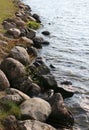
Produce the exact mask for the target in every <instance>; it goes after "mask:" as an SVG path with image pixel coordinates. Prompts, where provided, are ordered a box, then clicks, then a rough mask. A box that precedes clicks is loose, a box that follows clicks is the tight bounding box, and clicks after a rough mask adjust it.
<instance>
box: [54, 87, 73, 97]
mask: <svg viewBox="0 0 89 130" xmlns="http://www.w3.org/2000/svg"><path fill="white" fill-rule="evenodd" d="M54 92H55V93H57V92H59V93H61V94H62V96H63V98H64V99H65V98H69V97H72V96H73V95H74V93H75V91H74V90H73V88H72V89H71V87H69V86H67V85H58V87H56V88H55V89H54Z"/></svg>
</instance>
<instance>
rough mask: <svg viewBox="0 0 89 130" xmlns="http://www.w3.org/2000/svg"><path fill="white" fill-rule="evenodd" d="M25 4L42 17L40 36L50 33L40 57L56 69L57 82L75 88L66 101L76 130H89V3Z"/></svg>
mask: <svg viewBox="0 0 89 130" xmlns="http://www.w3.org/2000/svg"><path fill="white" fill-rule="evenodd" d="M24 1H25V3H26V4H29V5H30V6H31V8H32V10H33V11H34V12H37V13H38V14H39V15H40V16H41V20H42V24H43V26H42V28H41V29H40V30H39V33H40V32H42V31H43V30H49V31H50V32H51V35H50V36H49V37H45V39H46V40H48V41H50V45H49V46H47V47H44V49H43V50H41V54H42V55H43V56H44V57H45V59H46V61H47V63H48V64H53V65H54V66H55V67H56V69H55V71H54V70H53V74H54V75H55V77H56V80H57V81H58V83H60V82H61V81H63V80H64V79H67V80H71V81H72V83H73V86H74V88H76V93H75V95H74V96H73V97H72V98H70V99H66V101H65V102H66V104H67V106H68V107H69V108H70V109H72V111H73V113H74V117H75V126H74V130H89V0H24Z"/></svg>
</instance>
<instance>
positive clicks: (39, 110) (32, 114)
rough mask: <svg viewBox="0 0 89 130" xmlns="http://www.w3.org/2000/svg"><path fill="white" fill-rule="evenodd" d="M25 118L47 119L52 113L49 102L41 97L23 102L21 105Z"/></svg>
mask: <svg viewBox="0 0 89 130" xmlns="http://www.w3.org/2000/svg"><path fill="white" fill-rule="evenodd" d="M20 109H21V113H22V117H23V119H34V120H39V121H42V122H43V121H46V119H47V118H48V116H49V114H50V113H51V107H50V105H49V103H48V102H46V101H45V100H43V99H41V98H31V99H29V100H26V101H25V102H23V103H22V104H21V106H20Z"/></svg>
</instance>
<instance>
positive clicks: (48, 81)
mask: <svg viewBox="0 0 89 130" xmlns="http://www.w3.org/2000/svg"><path fill="white" fill-rule="evenodd" d="M40 82H41V85H42V86H43V87H44V88H46V89H55V88H56V87H57V82H56V80H55V77H54V76H53V75H52V74H46V75H41V76H40Z"/></svg>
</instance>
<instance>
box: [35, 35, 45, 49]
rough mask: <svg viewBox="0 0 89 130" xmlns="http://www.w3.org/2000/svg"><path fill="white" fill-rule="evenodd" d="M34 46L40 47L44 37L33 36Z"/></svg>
mask: <svg viewBox="0 0 89 130" xmlns="http://www.w3.org/2000/svg"><path fill="white" fill-rule="evenodd" d="M33 42H34V47H36V48H38V49H40V48H42V43H43V42H44V39H43V38H42V37H39V36H36V37H34V38H33Z"/></svg>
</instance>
